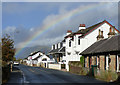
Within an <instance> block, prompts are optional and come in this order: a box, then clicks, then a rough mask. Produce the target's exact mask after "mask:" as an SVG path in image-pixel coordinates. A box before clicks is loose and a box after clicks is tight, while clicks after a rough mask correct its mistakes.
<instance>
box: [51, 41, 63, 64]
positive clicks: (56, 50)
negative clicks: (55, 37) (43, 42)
mask: <svg viewBox="0 0 120 85" xmlns="http://www.w3.org/2000/svg"><path fill="white" fill-rule="evenodd" d="M49 55H52V56H53V57H54V58H55V61H56V62H57V63H59V62H61V61H62V60H65V41H64V40H63V41H62V42H59V43H57V44H54V45H52V49H51V51H50V52H49Z"/></svg>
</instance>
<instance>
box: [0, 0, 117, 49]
mask: <svg viewBox="0 0 120 85" xmlns="http://www.w3.org/2000/svg"><path fill="white" fill-rule="evenodd" d="M68 16H69V17H68ZM103 20H107V21H108V22H109V23H111V24H112V25H114V26H115V27H116V28H117V29H118V3H117V2H74V3H73V2H3V3H2V32H3V33H2V34H3V35H5V34H6V33H7V34H10V35H11V37H12V38H13V39H14V41H15V47H16V48H24V47H31V46H37V45H42V46H51V45H52V44H55V43H57V42H60V41H62V40H63V39H64V37H65V35H66V32H67V30H72V31H73V32H75V31H77V30H78V29H79V28H78V27H79V24H85V25H86V27H89V26H92V25H94V24H96V23H99V22H101V21H103ZM49 24H52V25H50V27H49V28H47V30H46V28H45V26H48V25H49ZM43 28H44V29H43ZM38 31H41V32H42V33H41V34H39V35H37V36H36V37H34V39H30V38H32V36H34V35H36V33H37V32H38ZM28 39H30V41H27V40H28ZM26 42H29V44H25V43H26Z"/></svg>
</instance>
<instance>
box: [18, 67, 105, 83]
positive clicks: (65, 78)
mask: <svg viewBox="0 0 120 85" xmlns="http://www.w3.org/2000/svg"><path fill="white" fill-rule="evenodd" d="M19 69H20V70H21V72H22V74H23V80H24V83H103V82H101V81H99V80H96V79H94V78H91V77H88V76H80V75H75V74H72V73H69V72H63V71H59V70H53V69H46V68H40V67H30V66H25V65H19Z"/></svg>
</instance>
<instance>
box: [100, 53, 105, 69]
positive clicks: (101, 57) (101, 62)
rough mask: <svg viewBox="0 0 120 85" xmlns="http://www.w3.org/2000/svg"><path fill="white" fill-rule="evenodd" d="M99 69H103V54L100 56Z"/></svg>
mask: <svg viewBox="0 0 120 85" xmlns="http://www.w3.org/2000/svg"><path fill="white" fill-rule="evenodd" d="M100 69H101V70H105V56H103V55H101V56H100Z"/></svg>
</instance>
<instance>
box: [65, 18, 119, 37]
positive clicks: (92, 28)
mask: <svg viewBox="0 0 120 85" xmlns="http://www.w3.org/2000/svg"><path fill="white" fill-rule="evenodd" d="M104 22H105V23H108V22H107V21H106V20H104V21H102V22H99V23H97V24H95V25H93V26H90V27H88V28H86V29H81V30H78V31H77V32H74V33H71V34H69V35H67V36H66V37H65V38H67V37H73V36H74V35H75V34H82V36H80V37H83V36H85V35H87V34H88V33H90V32H92V31H93V30H95V28H97V27H99V26H101V25H102V24H103V23H104ZM108 24H109V25H110V26H111V27H113V28H114V29H115V30H117V29H116V28H115V26H112V25H111V24H110V23H108ZM117 31H118V30H117ZM118 32H119V31H118ZM119 33H120V32H119Z"/></svg>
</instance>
